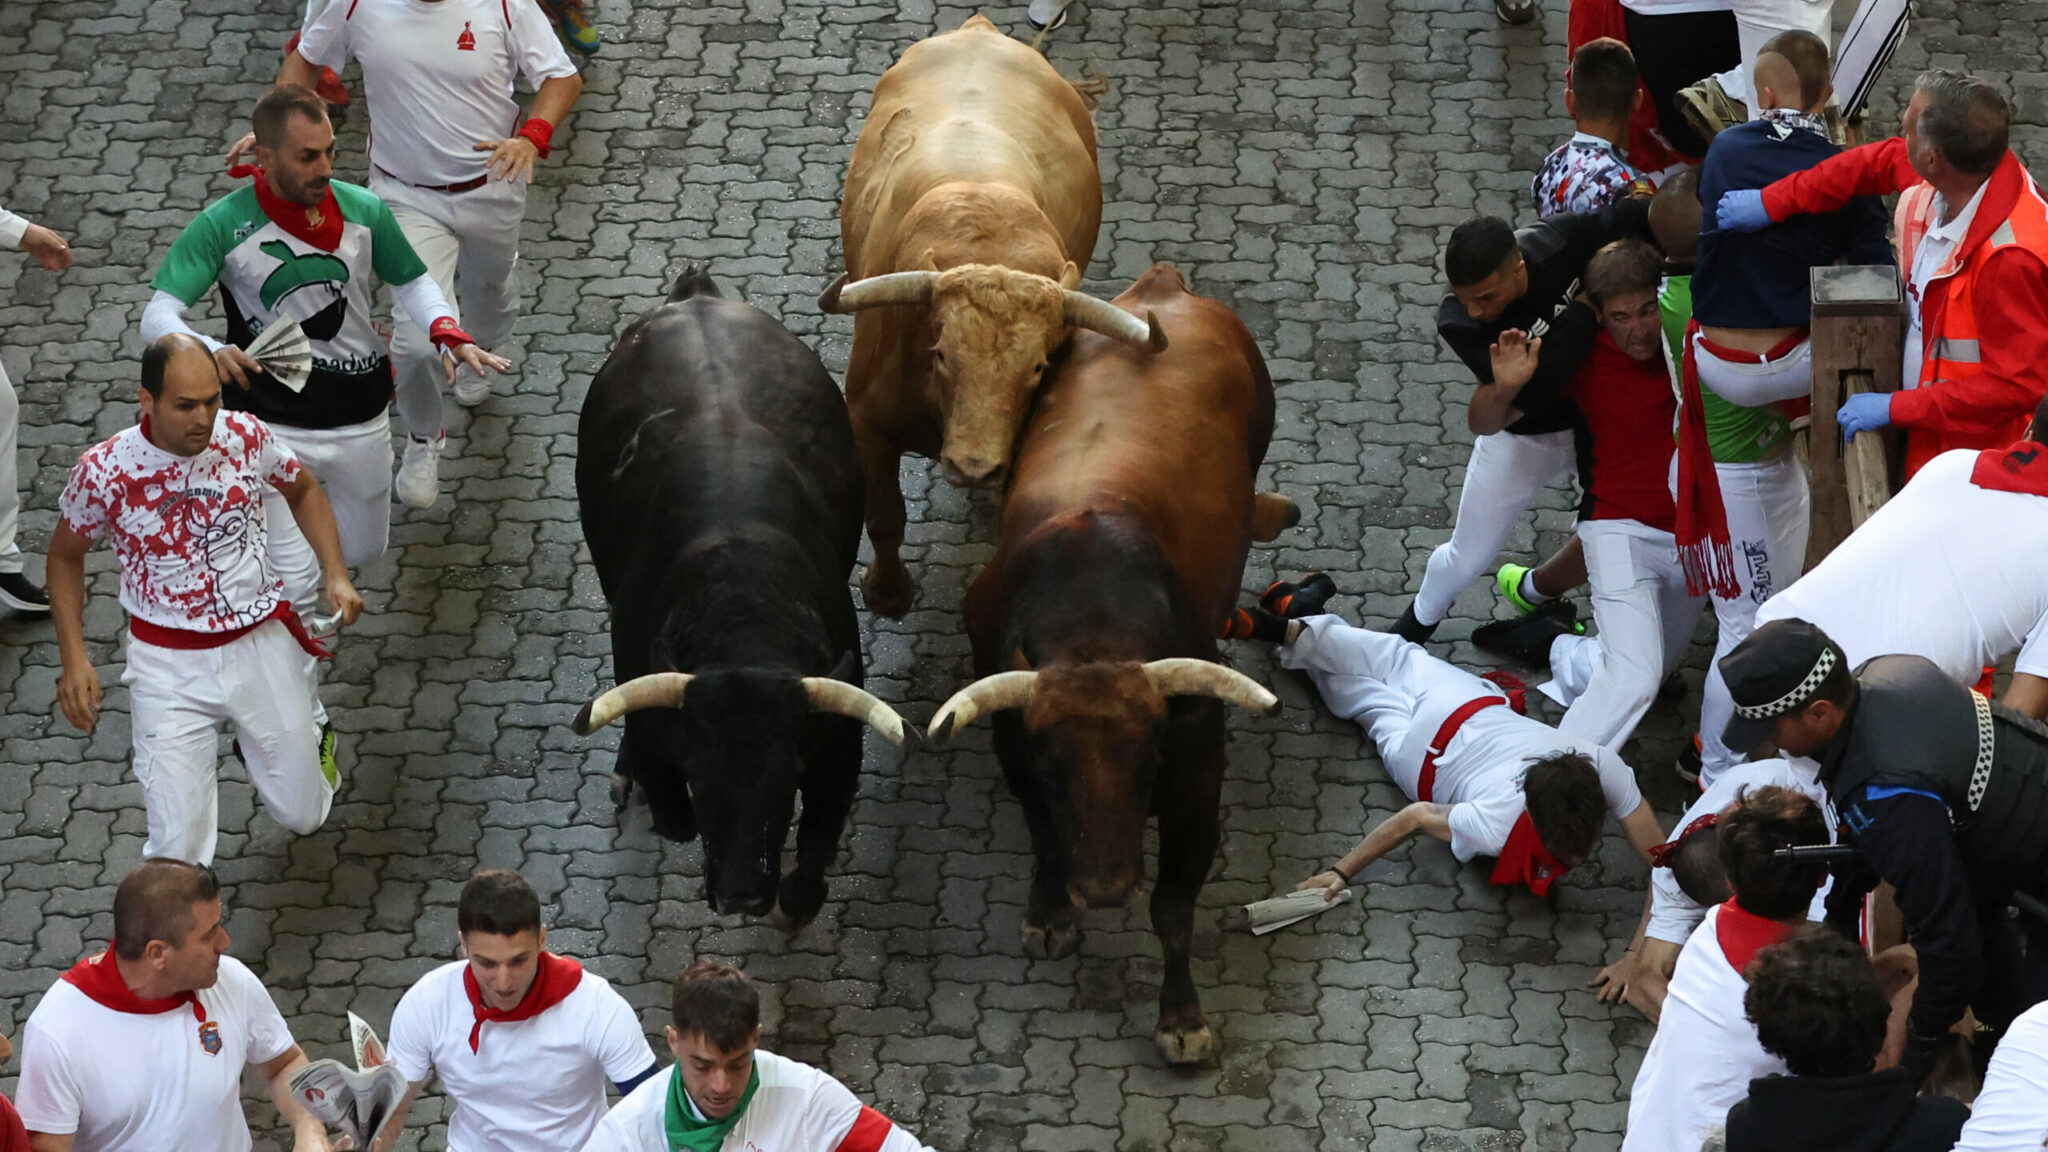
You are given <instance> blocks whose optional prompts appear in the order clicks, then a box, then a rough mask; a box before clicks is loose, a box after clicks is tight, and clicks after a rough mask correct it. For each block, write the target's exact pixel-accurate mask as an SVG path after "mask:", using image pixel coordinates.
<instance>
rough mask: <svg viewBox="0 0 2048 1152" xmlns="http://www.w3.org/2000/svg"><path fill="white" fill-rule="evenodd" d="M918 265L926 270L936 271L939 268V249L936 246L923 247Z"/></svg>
mask: <svg viewBox="0 0 2048 1152" xmlns="http://www.w3.org/2000/svg"><path fill="white" fill-rule="evenodd" d="M918 267H920V268H922V269H924V270H925V271H927V272H937V271H938V270H939V250H938V249H936V248H927V249H925V250H924V256H923V257H922V258H921V261H920V262H919V264H918Z"/></svg>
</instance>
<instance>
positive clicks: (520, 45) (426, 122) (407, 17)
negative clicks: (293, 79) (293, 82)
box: [299, 0, 576, 187]
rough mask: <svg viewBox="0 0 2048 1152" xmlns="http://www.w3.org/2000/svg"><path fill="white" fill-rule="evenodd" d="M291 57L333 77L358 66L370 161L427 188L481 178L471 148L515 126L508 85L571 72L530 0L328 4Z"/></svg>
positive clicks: (481, 159)
mask: <svg viewBox="0 0 2048 1152" xmlns="http://www.w3.org/2000/svg"><path fill="white" fill-rule="evenodd" d="M299 55H301V56H303V57H305V58H306V60H307V61H308V62H310V63H312V64H315V65H318V66H321V67H325V68H332V69H334V70H335V71H337V72H339V71H340V70H341V69H342V67H343V66H344V65H346V64H347V63H348V58H349V57H351V56H354V57H355V58H356V59H358V60H360V61H362V64H363V96H364V99H365V100H366V101H367V102H368V104H369V109H370V163H372V164H375V165H376V166H377V167H379V168H382V169H383V170H384V171H386V172H389V173H390V174H391V175H393V176H396V177H397V178H398V179H400V180H403V181H405V182H406V183H408V184H419V185H424V186H427V187H438V186H441V185H446V184H461V183H464V182H466V181H470V180H474V179H476V178H477V177H479V176H482V175H484V173H485V168H486V165H487V164H488V162H489V159H490V153H488V152H478V151H475V146H476V145H477V144H478V143H479V142H481V141H485V140H502V139H504V138H505V137H507V136H510V135H511V134H512V133H513V131H515V130H516V129H517V128H518V127H519V125H520V123H521V116H520V111H519V104H518V102H517V101H516V100H514V99H513V95H512V81H513V79H514V78H515V77H517V76H521V75H523V76H525V77H526V82H527V84H529V85H530V86H532V87H534V88H539V87H540V85H541V83H542V82H543V81H546V80H549V79H552V78H554V77H557V76H574V75H575V74H576V66H575V65H574V64H572V63H570V62H569V54H568V53H567V52H566V51H564V50H563V48H562V45H561V42H560V41H558V40H556V39H555V30H554V29H553V28H552V27H550V26H549V24H548V18H547V14H546V13H544V12H542V11H541V9H540V5H539V4H536V3H534V2H533V0H435V2H431V3H430V2H428V0H328V3H327V6H326V7H324V8H322V9H321V10H320V14H319V15H317V16H315V17H313V19H312V21H311V22H310V23H308V24H307V25H306V28H305V33H304V35H302V36H301V37H300V39H299Z"/></svg>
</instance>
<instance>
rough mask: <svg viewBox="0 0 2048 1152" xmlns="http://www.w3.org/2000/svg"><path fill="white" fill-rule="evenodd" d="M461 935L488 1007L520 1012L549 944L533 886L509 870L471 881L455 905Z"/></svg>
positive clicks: (490, 872)
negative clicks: (517, 1009)
mask: <svg viewBox="0 0 2048 1152" xmlns="http://www.w3.org/2000/svg"><path fill="white" fill-rule="evenodd" d="M455 930H456V932H458V933H460V934H461V937H462V954H463V955H464V956H465V957H467V958H468V959H469V970H470V972H471V974H473V975H474V976H475V977H476V982H477V987H478V989H479V990H480V991H481V992H482V993H483V998H484V1003H486V1004H487V1005H489V1006H490V1007H492V1008H496V1009H499V1010H500V1011H509V1010H510V1009H513V1008H516V1007H518V1006H519V1002H520V1001H521V1000H524V999H525V998H526V993H527V992H528V991H529V990H531V989H532V987H533V981H534V977H535V976H537V975H539V972H540V954H541V952H542V950H543V949H545V948H546V947H547V939H548V934H547V929H546V928H544V927H542V926H541V922H540V894H539V893H537V892H535V891H534V890H533V885H531V884H528V883H527V882H526V877H524V876H521V875H520V874H519V873H517V872H514V871H512V870H511V869H509V868H492V869H489V870H487V871H483V872H479V873H477V874H476V875H474V876H471V877H470V878H469V882H468V883H466V884H464V885H463V886H462V895H461V896H460V897H459V898H458V899H457V901H456V904H455Z"/></svg>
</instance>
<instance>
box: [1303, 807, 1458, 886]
mask: <svg viewBox="0 0 2048 1152" xmlns="http://www.w3.org/2000/svg"><path fill="white" fill-rule="evenodd" d="M1450 811H1451V810H1450V809H1449V808H1446V807H1444V806H1443V805H1441V804H1431V803H1430V802H1428V801H1427V800H1418V801H1416V802H1415V803H1413V804H1410V805H1408V806H1407V807H1406V808H1403V809H1401V810H1400V811H1399V812H1396V813H1394V814H1393V815H1392V816H1389V817H1387V818H1386V819H1385V820H1382V821H1380V826H1379V827H1377V828H1375V829H1373V830H1372V831H1370V832H1368V833H1366V834H1365V839H1363V840H1360V841H1359V842H1358V843H1357V844H1355V845H1353V846H1352V849H1351V851H1349V852H1346V853H1345V854H1344V855H1343V857H1342V858H1341V859H1339V860H1338V861H1337V863H1336V866H1335V867H1333V868H1330V869H1328V870H1326V871H1322V872H1318V873H1316V874H1315V875H1313V876H1311V877H1309V878H1308V879H1306V880H1303V881H1302V882H1301V883H1299V884H1296V885H1295V886H1294V890H1295V891H1296V892H1300V891H1302V890H1304V889H1308V888H1321V889H1322V890H1323V898H1324V899H1325V900H1335V899H1336V898H1337V893H1339V892H1342V891H1343V890H1344V888H1345V886H1346V885H1348V884H1350V883H1351V878H1352V877H1353V876H1356V875H1358V874H1359V872H1360V871H1362V870H1363V869H1364V868H1365V866H1366V865H1368V864H1370V863H1372V862H1373V861H1375V860H1377V859H1379V858H1380V857H1382V856H1385V855H1386V854H1387V853H1389V852H1392V851H1393V850H1394V849H1395V848H1398V847H1400V846H1401V844H1402V843H1404V842H1405V841H1406V840H1407V839H1408V838H1409V837H1410V836H1413V835H1415V834H1416V833H1417V832H1421V833H1424V834H1427V835H1430V836H1434V837H1436V838H1437V839H1439V840H1449V839H1450V838H1451V822H1450Z"/></svg>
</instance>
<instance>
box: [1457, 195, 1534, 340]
mask: <svg viewBox="0 0 2048 1152" xmlns="http://www.w3.org/2000/svg"><path fill="white" fill-rule="evenodd" d="M1444 278H1445V279H1447V280H1449V281H1450V282H1451V294H1452V295H1454V296H1456V297H1457V298H1458V302H1459V303H1461V304H1463V305H1464V306H1465V311H1466V313H1467V314H1468V315H1470V316H1471V317H1472V319H1474V320H1477V321H1478V322H1479V323H1481V324H1488V323H1491V322H1492V321H1494V320H1495V319H1497V318H1499V316H1500V314H1501V313H1502V312H1504V311H1506V310H1507V307H1508V305H1510V304H1512V303H1514V302H1515V301H1517V300H1519V299H1521V298H1522V295H1523V294H1524V293H1526V292H1527V291H1528V290H1529V266H1528V264H1527V262H1525V261H1524V260H1523V259H1522V249H1521V247H1520V246H1519V245H1517V244H1516V243H1515V230H1514V229H1513V228H1511V227H1509V226H1508V222H1507V221H1505V220H1503V219H1501V218H1500V217H1498V216H1474V217H1473V218H1472V219H1470V220H1467V221H1465V222H1464V223H1463V224H1460V225H1458V226H1457V227H1456V228H1453V229H1451V239H1450V243H1448V244H1446V245H1444Z"/></svg>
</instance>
